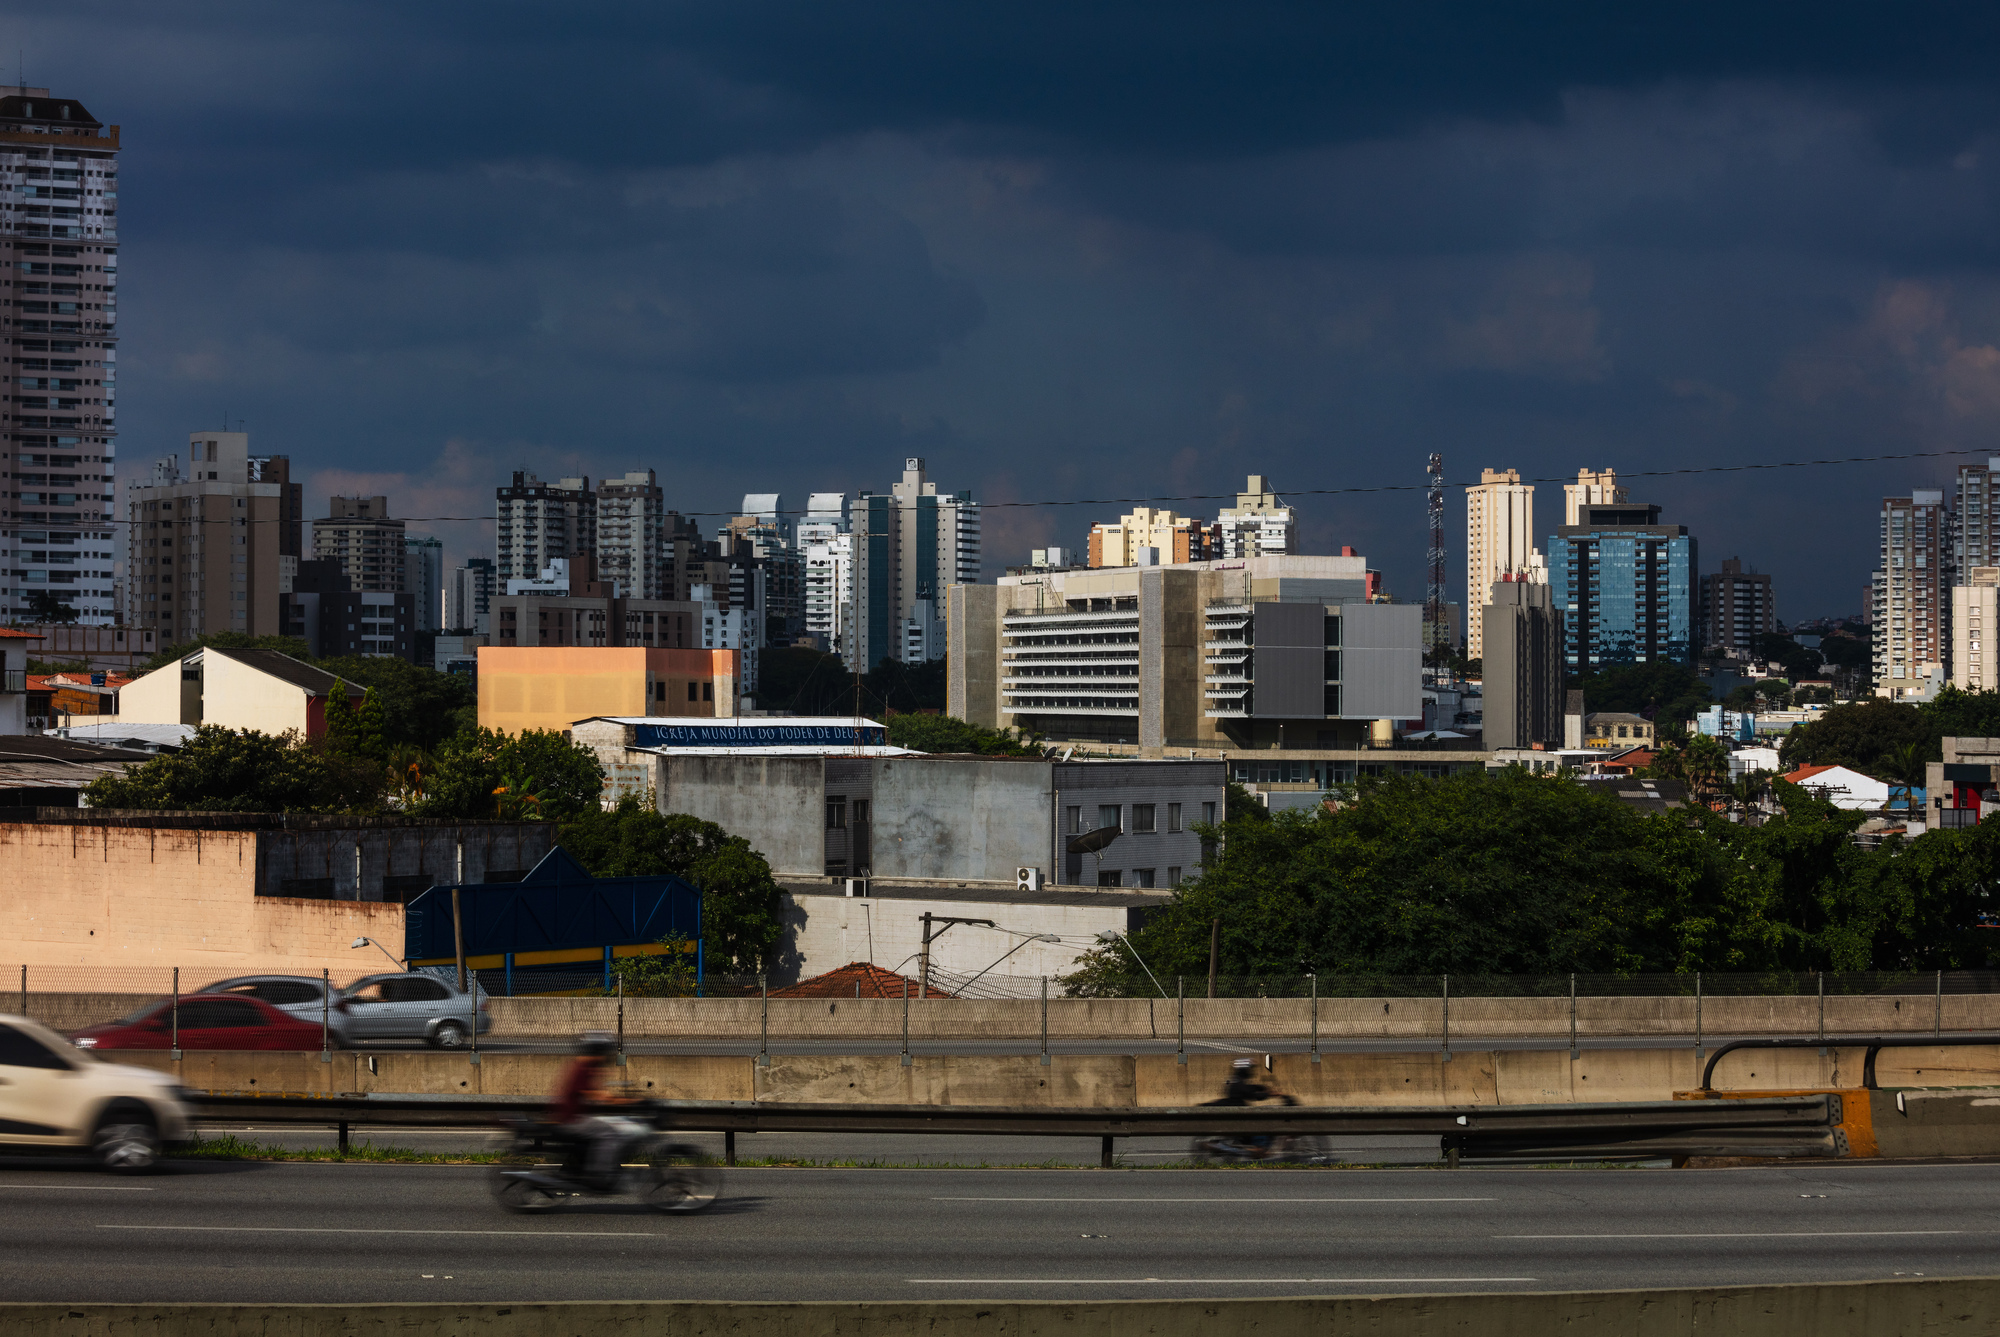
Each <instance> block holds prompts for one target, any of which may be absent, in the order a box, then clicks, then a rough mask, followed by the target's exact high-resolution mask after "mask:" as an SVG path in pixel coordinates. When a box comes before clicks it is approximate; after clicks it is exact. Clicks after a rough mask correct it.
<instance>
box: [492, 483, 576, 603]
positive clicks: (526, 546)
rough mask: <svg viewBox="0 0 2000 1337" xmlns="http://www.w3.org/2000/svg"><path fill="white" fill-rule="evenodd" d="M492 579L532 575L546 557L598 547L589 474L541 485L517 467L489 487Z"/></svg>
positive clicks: (566, 555) (538, 569)
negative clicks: (506, 480)
mask: <svg viewBox="0 0 2000 1337" xmlns="http://www.w3.org/2000/svg"><path fill="white" fill-rule="evenodd" d="M494 503H495V509H494V536H493V547H494V567H495V570H494V578H495V581H496V583H502V584H504V583H505V582H506V581H509V580H513V579H515V578H516V577H519V578H522V579H532V578H533V577H534V575H535V573H536V572H538V571H540V570H541V569H542V567H543V566H544V565H545V564H546V563H547V562H548V561H549V559H551V558H555V557H560V558H563V559H564V560H568V559H569V558H571V557H573V556H575V555H576V554H577V553H580V552H596V551H597V494H596V493H594V492H592V491H591V490H590V480H589V479H588V478H559V479H557V480H556V481H555V482H553V483H544V482H543V481H542V480H541V479H539V478H537V477H536V476H535V475H534V474H531V473H527V472H525V471H522V470H516V471H515V473H514V481H513V483H512V484H510V485H509V486H506V487H502V488H497V489H495V491H494Z"/></svg>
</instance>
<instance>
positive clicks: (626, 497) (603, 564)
mask: <svg viewBox="0 0 2000 1337" xmlns="http://www.w3.org/2000/svg"><path fill="white" fill-rule="evenodd" d="M666 515H667V502H666V494H665V493H664V492H662V491H661V490H660V483H659V476H658V475H657V474H656V473H654V471H653V470H651V469H635V470H633V471H632V472H630V473H628V474H626V475H625V476H624V477H623V478H606V479H604V480H602V481H601V482H599V483H598V485H597V544H596V552H597V570H598V574H599V576H600V578H602V579H604V580H608V581H610V582H611V583H612V584H614V585H616V586H617V587H618V593H619V594H620V595H621V596H623V597H624V598H627V599H667V598H672V597H673V595H672V593H671V592H670V591H669V589H668V582H667V556H668V554H667V547H666ZM569 555H571V554H568V553H556V552H545V553H544V554H543V557H544V560H546V559H547V558H549V557H565V556H569Z"/></svg>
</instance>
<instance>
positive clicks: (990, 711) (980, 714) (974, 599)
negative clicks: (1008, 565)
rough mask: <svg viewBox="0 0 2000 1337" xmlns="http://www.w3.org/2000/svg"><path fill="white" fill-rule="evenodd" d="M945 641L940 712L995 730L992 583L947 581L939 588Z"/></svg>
mask: <svg viewBox="0 0 2000 1337" xmlns="http://www.w3.org/2000/svg"><path fill="white" fill-rule="evenodd" d="M945 642H946V644H948V645H950V646H952V647H953V653H952V654H951V655H950V656H948V657H947V659H946V662H945V691H944V702H945V705H944V712H945V714H947V715H950V716H951V717H952V718H954V719H961V720H967V721H969V722H971V723H973V724H983V725H985V726H986V727H987V728H989V729H997V728H999V727H1000V725H1001V719H1000V673H999V668H1000V587H999V586H998V585H953V586H950V587H949V588H947V589H946V590H945ZM961 647H962V648H961Z"/></svg>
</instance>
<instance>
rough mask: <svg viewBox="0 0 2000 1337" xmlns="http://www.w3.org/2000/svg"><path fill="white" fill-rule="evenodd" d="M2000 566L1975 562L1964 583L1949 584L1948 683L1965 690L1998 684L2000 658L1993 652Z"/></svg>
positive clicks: (1980, 690)
mask: <svg viewBox="0 0 2000 1337" xmlns="http://www.w3.org/2000/svg"><path fill="white" fill-rule="evenodd" d="M1996 599H2000V566H1975V567H1973V568H1972V569H1971V570H1969V571H1967V572H1966V573H1965V576H1964V583H1963V584H1959V585H1954V586H1952V587H1951V685H1952V686H1954V687H1956V688H1958V689H1959V690H1960V691H1964V692H1990V691H1992V690H1994V689H1995V688H2000V662H1996V657H1995V655H1994V653H1993V649H1994V647H1993V642H1992V640H1991V639H1990V638H1991V637H1992V636H1993V635H1994V634H1995V631H1994V621H1993V619H1994V615H1995V613H1996V612H1997V611H2000V609H1996V607H1995V604H1996Z"/></svg>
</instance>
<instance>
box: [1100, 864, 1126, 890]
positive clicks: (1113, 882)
mask: <svg viewBox="0 0 2000 1337" xmlns="http://www.w3.org/2000/svg"><path fill="white" fill-rule="evenodd" d="M1124 876H1125V875H1124V874H1123V873H1121V872H1119V871H1118V870H1117V869H1115V868H1113V869H1110V870H1108V871H1106V870H1102V869H1100V870H1099V871H1098V874H1097V885H1098V886H1100V887H1122V886H1124V885H1125V883H1124V881H1123V878H1124Z"/></svg>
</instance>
